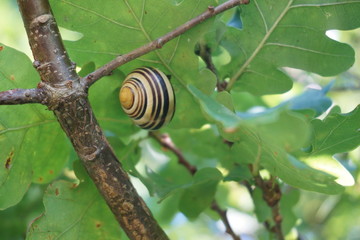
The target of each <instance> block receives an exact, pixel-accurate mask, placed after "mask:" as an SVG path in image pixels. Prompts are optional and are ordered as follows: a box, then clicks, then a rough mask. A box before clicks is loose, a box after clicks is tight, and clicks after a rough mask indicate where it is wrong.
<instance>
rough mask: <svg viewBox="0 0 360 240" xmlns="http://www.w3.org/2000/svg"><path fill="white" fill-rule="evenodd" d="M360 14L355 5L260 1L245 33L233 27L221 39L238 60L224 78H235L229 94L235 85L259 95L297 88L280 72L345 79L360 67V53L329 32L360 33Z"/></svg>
mask: <svg viewBox="0 0 360 240" xmlns="http://www.w3.org/2000/svg"><path fill="white" fill-rule="evenodd" d="M359 11H360V2H358V1H351V0H343V1H337V0H331V1H327V2H324V1H317V0H314V1H300V0H280V1H258V0H254V1H252V2H251V4H249V5H248V6H246V8H244V9H243V11H242V12H241V15H240V16H241V22H242V24H243V28H242V29H239V28H234V27H231V26H229V27H227V29H226V31H225V32H224V31H223V32H221V34H220V35H219V36H218V38H219V39H220V40H218V41H219V43H220V45H221V46H223V47H224V48H225V49H227V51H228V52H229V53H230V55H231V57H232V61H230V63H229V64H228V65H225V66H224V67H222V68H221V69H220V73H221V75H222V76H223V78H225V77H229V78H230V86H229V88H231V87H232V84H234V83H235V84H234V85H233V87H234V90H236V91H248V92H251V93H253V94H256V95H263V94H269V93H282V92H285V91H287V90H289V89H290V88H291V85H292V83H291V79H290V77H288V76H287V75H286V74H285V73H283V72H282V71H281V70H280V67H292V68H298V69H303V70H305V71H309V72H314V73H318V74H320V75H323V76H333V75H336V74H339V73H341V72H343V71H345V70H346V69H348V68H349V67H350V66H352V64H353V63H354V51H353V49H352V48H351V47H350V46H348V45H347V44H343V43H339V42H337V41H334V40H332V39H330V38H328V37H327V36H326V35H325V32H326V31H327V30H332V29H339V30H349V29H354V28H357V27H359V26H360V20H359V18H358V17H357V15H358V14H357V13H358V12H359ZM224 27H225V24H223V25H222V28H224ZM235 60H236V61H235Z"/></svg>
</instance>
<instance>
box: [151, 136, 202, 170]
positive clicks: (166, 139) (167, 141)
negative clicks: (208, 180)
mask: <svg viewBox="0 0 360 240" xmlns="http://www.w3.org/2000/svg"><path fill="white" fill-rule="evenodd" d="M149 135H150V136H151V137H153V138H154V139H155V140H156V141H157V142H158V143H160V145H161V146H163V147H164V148H166V149H168V150H170V151H171V152H173V153H174V154H175V155H176V156H177V158H178V163H179V164H180V165H183V166H184V167H185V168H186V169H187V170H188V171H189V172H190V173H191V175H194V174H195V173H196V171H197V168H196V167H195V166H193V165H191V164H190V163H189V162H188V161H187V160H186V159H185V157H184V155H183V154H182V152H181V151H180V150H179V149H178V148H177V147H176V146H175V144H174V143H173V141H172V140H171V138H170V136H169V135H168V134H156V133H155V132H149Z"/></svg>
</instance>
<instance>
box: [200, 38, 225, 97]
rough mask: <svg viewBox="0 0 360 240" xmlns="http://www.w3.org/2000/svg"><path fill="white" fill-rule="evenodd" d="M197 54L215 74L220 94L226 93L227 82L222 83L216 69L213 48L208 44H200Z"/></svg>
mask: <svg viewBox="0 0 360 240" xmlns="http://www.w3.org/2000/svg"><path fill="white" fill-rule="evenodd" d="M197 54H198V55H199V56H200V57H201V59H202V60H203V61H204V62H205V64H206V67H207V68H208V69H209V70H210V71H211V72H213V73H214V74H215V76H216V88H217V90H218V92H221V91H224V90H225V89H226V85H227V82H220V79H219V75H218V73H217V70H216V67H215V65H214V63H213V61H212V57H211V56H212V55H211V48H210V47H209V46H208V45H207V44H206V43H203V42H201V43H200V44H199V51H198V52H197Z"/></svg>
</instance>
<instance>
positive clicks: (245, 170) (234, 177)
mask: <svg viewBox="0 0 360 240" xmlns="http://www.w3.org/2000/svg"><path fill="white" fill-rule="evenodd" d="M252 177H253V176H252V174H251V172H250V170H249V167H248V166H245V165H238V166H236V167H234V168H233V169H232V170H231V171H230V172H229V174H228V175H227V176H226V177H225V178H224V181H235V182H242V181H244V180H246V181H249V180H250V179H252Z"/></svg>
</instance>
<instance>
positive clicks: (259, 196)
mask: <svg viewBox="0 0 360 240" xmlns="http://www.w3.org/2000/svg"><path fill="white" fill-rule="evenodd" d="M252 199H253V201H254V205H255V214H256V218H257V219H258V221H259V222H265V221H266V220H270V219H272V217H271V216H272V213H271V208H270V207H269V206H268V205H267V203H266V202H265V200H264V198H263V192H262V190H261V189H259V188H255V189H254V191H253V193H252Z"/></svg>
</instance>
